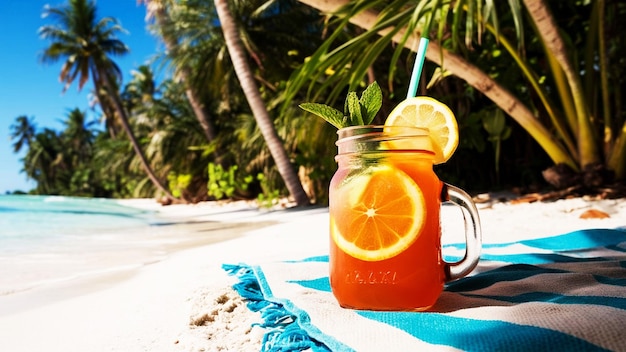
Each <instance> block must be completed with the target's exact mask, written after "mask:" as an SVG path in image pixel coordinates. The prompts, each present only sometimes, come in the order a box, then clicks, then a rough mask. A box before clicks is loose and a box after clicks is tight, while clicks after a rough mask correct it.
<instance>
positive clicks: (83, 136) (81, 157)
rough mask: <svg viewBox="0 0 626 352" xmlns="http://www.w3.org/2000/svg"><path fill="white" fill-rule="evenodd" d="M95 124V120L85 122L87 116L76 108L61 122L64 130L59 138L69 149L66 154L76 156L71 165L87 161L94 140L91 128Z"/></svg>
mask: <svg viewBox="0 0 626 352" xmlns="http://www.w3.org/2000/svg"><path fill="white" fill-rule="evenodd" d="M96 123H97V122H96V121H95V120H92V121H87V114H86V113H85V112H84V111H80V109H78V108H75V109H72V110H70V111H69V112H68V114H67V119H66V120H64V121H63V124H64V125H65V129H64V130H63V132H62V134H61V137H62V138H63V139H64V141H65V145H66V146H68V147H69V148H70V150H68V152H71V153H74V154H75V155H76V158H77V160H76V162H73V164H77V163H83V162H86V161H87V160H88V158H89V156H90V154H91V147H92V145H93V142H94V138H95V136H94V130H93V127H94V125H95V124H96Z"/></svg>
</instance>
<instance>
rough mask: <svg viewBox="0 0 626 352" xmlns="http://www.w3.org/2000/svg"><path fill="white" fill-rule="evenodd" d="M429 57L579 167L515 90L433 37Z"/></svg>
mask: <svg viewBox="0 0 626 352" xmlns="http://www.w3.org/2000/svg"><path fill="white" fill-rule="evenodd" d="M298 1H299V2H301V3H303V4H306V5H309V6H311V7H313V8H316V9H318V10H319V11H321V12H324V13H334V12H335V11H337V10H338V9H339V8H341V7H342V6H345V5H347V4H349V3H350V0H298ZM377 18H378V13H377V12H375V11H373V10H367V11H362V12H359V13H358V14H357V15H355V16H353V17H352V18H351V19H350V23H352V24H354V25H357V26H359V27H361V28H364V29H369V28H372V27H373V25H374V24H375V23H376V20H377ZM389 31H390V30H382V31H380V32H379V34H380V35H385V34H387V33H389ZM405 33H406V31H405V30H400V31H398V33H396V35H395V36H394V37H393V41H395V42H396V43H399V42H401V41H402V39H403V36H404V35H405ZM414 38H415V40H414V41H413V42H411V41H410V40H409V41H407V42H406V44H405V46H406V47H407V48H409V49H412V50H415V48H417V43H418V42H417V40H419V35H416V36H415V37H414ZM426 58H427V59H428V60H430V61H432V62H434V63H436V64H438V65H440V66H441V67H444V68H445V69H446V70H447V71H449V72H451V73H452V74H454V75H455V76H457V77H459V78H461V79H463V80H465V81H466V82H467V83H468V84H469V85H471V86H472V87H474V88H476V89H477V90H478V91H480V92H481V93H483V94H484V95H485V96H487V97H488V98H489V99H491V101H493V102H494V103H495V104H496V105H498V107H500V108H501V109H502V110H504V111H505V112H506V113H507V114H508V115H510V116H511V117H512V118H513V119H514V120H515V121H517V122H518V123H519V124H520V125H521V126H522V127H523V128H524V129H525V130H526V131H527V132H528V133H529V134H530V135H531V136H532V137H533V138H534V139H535V140H536V141H537V143H539V145H540V146H541V147H542V148H543V150H544V151H546V153H547V154H548V156H550V158H551V159H552V161H553V162H554V163H555V164H559V163H565V164H567V165H569V166H571V167H572V168H573V169H575V170H577V169H578V165H577V164H576V162H575V161H574V159H573V158H572V157H571V155H569V153H568V152H567V150H566V149H565V148H564V147H563V145H561V143H560V142H559V141H557V140H556V139H554V137H553V136H552V134H551V133H550V132H549V131H548V130H547V129H546V128H545V126H543V125H542V124H541V122H539V120H538V119H537V118H536V117H535V116H534V115H533V113H532V112H531V111H530V109H528V107H526V106H525V105H524V104H523V103H522V102H521V101H520V100H519V99H517V97H515V96H514V95H513V94H511V92H509V91H508V90H506V89H505V88H504V87H502V86H501V85H500V84H498V82H496V81H494V80H493V79H491V78H490V77H489V76H488V75H486V74H485V73H484V72H482V71H481V70H480V69H479V68H477V67H476V66H474V65H472V64H471V63H469V62H467V61H466V60H465V59H463V58H462V57H461V56H459V55H456V54H453V53H451V52H449V51H447V50H445V49H443V48H441V47H440V46H439V44H438V43H437V42H436V41H434V40H431V41H430V43H429V45H428V50H427V51H426Z"/></svg>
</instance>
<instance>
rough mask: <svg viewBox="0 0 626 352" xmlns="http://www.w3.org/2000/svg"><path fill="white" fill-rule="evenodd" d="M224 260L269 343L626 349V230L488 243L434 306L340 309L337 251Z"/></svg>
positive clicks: (449, 251) (456, 250)
mask: <svg viewBox="0 0 626 352" xmlns="http://www.w3.org/2000/svg"><path fill="white" fill-rule="evenodd" d="M463 251H464V244H448V245H446V246H444V254H445V256H446V260H448V261H453V260H457V259H459V258H458V256H460V255H462V253H463ZM223 268H224V270H226V271H227V272H228V273H230V274H231V275H233V276H236V277H237V279H238V280H237V284H235V285H234V288H235V290H237V292H239V294H240V295H241V296H242V297H243V298H245V299H246V301H247V304H248V308H249V309H251V310H253V311H259V312H261V315H262V317H263V321H262V322H260V323H259V324H260V325H261V326H263V327H265V328H266V331H267V333H266V334H265V336H264V338H263V345H262V346H263V347H262V351H297V350H310V351H545V350H551V351H626V229H588V230H580V231H575V232H570V233H565V234H562V235H558V236H552V237H547V238H539V239H533V240H525V241H518V242H512V243H498V244H488V243H487V244H484V245H483V251H482V255H481V260H480V262H479V265H478V267H477V268H476V270H475V271H474V272H473V273H472V274H471V275H470V276H468V277H465V278H463V279H460V280H457V281H453V282H450V283H448V284H446V286H445V289H444V292H443V293H442V295H441V297H440V298H439V300H438V301H437V303H436V304H435V306H433V307H432V308H431V309H429V310H427V311H425V312H375V311H363V310H351V309H344V308H341V307H339V305H338V304H337V302H336V301H335V299H334V297H333V295H332V293H331V289H330V284H329V280H328V256H327V253H319V254H316V255H311V256H309V257H305V258H301V260H289V261H275V262H269V263H260V264H259V263H239V264H225V265H223Z"/></svg>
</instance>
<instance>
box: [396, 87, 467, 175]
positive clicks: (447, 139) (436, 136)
mask: <svg viewBox="0 0 626 352" xmlns="http://www.w3.org/2000/svg"><path fill="white" fill-rule="evenodd" d="M385 126H413V127H424V128H428V130H429V132H430V138H431V140H432V142H433V151H434V152H435V160H434V163H435V164H441V163H445V162H446V161H448V159H450V157H452V154H454V151H455V150H456V147H457V146H458V145H459V127H458V125H457V122H456V118H455V117H454V113H453V112H452V110H450V108H449V107H448V106H446V105H445V104H443V103H442V102H440V101H438V100H436V99H433V98H431V97H425V96H419V97H413V98H408V99H406V100H404V101H402V102H401V103H400V104H398V106H396V107H395V108H394V109H393V110H392V111H391V113H390V114H389V116H388V117H387V120H386V121H385Z"/></svg>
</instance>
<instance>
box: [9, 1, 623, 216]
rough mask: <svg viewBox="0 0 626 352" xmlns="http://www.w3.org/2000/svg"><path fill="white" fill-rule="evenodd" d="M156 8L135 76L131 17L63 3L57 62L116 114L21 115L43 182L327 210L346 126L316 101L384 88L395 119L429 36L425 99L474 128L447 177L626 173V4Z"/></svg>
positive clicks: (66, 191) (72, 191)
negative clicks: (154, 44)
mask: <svg viewBox="0 0 626 352" xmlns="http://www.w3.org/2000/svg"><path fill="white" fill-rule="evenodd" d="M143 4H144V5H145V8H146V12H147V15H149V16H148V22H147V23H146V25H147V27H148V28H149V30H150V31H151V32H152V34H153V35H155V36H156V37H157V38H159V39H160V40H162V42H163V43H164V46H165V51H164V52H161V53H157V54H158V56H157V57H158V59H157V60H155V62H153V63H152V64H151V65H146V66H140V67H136V68H135V70H134V71H133V72H132V80H131V81H129V82H126V83H125V82H123V81H122V75H121V72H120V71H119V68H118V66H117V65H116V64H115V58H116V57H118V56H120V55H124V54H126V53H127V51H128V48H127V47H126V46H125V45H124V43H123V42H122V41H121V39H120V38H119V37H118V35H119V34H121V33H123V28H122V27H121V26H120V25H119V24H118V23H117V21H116V20H115V19H114V18H112V17H102V18H100V17H98V14H97V6H96V3H95V2H93V1H90V0H68V2H67V4H65V5H61V6H58V7H51V8H46V9H45V11H44V14H45V15H47V20H49V21H50V23H49V24H46V25H45V26H43V27H42V28H41V29H40V34H41V37H42V39H43V40H45V41H46V42H47V43H48V45H49V46H48V47H47V48H46V49H45V51H44V53H43V55H42V61H43V62H54V61H62V62H63V66H62V69H61V72H60V75H59V77H60V80H61V81H62V82H63V83H64V86H63V87H62V88H60V89H66V88H67V87H69V86H71V85H72V84H74V83H76V84H77V85H78V87H79V89H82V88H83V87H85V85H86V84H87V83H88V82H90V81H91V83H92V87H91V89H92V95H93V97H94V101H95V104H96V105H95V107H96V108H95V110H94V111H95V112H96V114H97V115H99V116H96V118H93V119H91V120H90V119H89V118H88V116H89V114H88V112H87V110H84V109H81V108H73V109H68V111H67V115H66V117H65V118H64V126H63V130H61V131H55V130H52V129H50V128H45V127H44V128H39V126H37V124H36V116H35V117H28V115H26V114H25V115H21V116H18V117H15V121H14V123H13V124H12V126H11V129H12V130H11V131H12V134H11V137H12V139H13V143H14V144H13V145H14V150H15V151H16V152H20V151H22V152H24V158H23V163H24V168H23V171H24V173H25V174H26V175H27V176H28V177H29V178H30V179H32V180H34V181H35V182H36V188H35V189H33V190H31V191H30V192H31V193H35V194H63V195H80V196H97V197H158V198H160V199H163V201H167V202H171V201H186V202H196V201H201V200H207V199H221V198H229V199H241V198H246V199H255V198H256V199H259V200H261V201H263V202H264V204H269V205H271V204H273V203H274V202H276V201H277V200H278V199H279V198H282V197H286V196H289V197H290V198H291V199H292V200H293V201H295V202H296V203H297V204H299V205H303V204H309V203H310V202H317V203H322V204H323V203H325V202H326V197H327V194H326V190H327V187H328V183H329V180H330V178H331V177H332V174H333V173H334V170H335V168H336V166H335V162H334V159H333V157H334V154H335V151H336V150H335V148H334V144H333V143H334V141H335V139H336V136H335V128H334V127H333V126H330V125H329V124H327V123H325V122H324V121H322V120H321V119H318V118H316V117H314V116H312V114H309V113H308V112H306V111H304V110H302V109H300V108H299V107H298V105H299V104H301V103H303V102H306V101H309V102H319V103H327V104H329V105H334V106H335V107H336V108H337V109H338V110H343V103H339V102H343V101H344V100H345V99H346V98H347V97H349V96H356V93H355V92H358V94H359V95H360V94H361V92H362V91H363V90H365V87H366V86H368V85H370V83H372V82H378V83H379V85H380V87H381V90H382V93H383V101H382V109H381V113H380V114H379V115H378V116H377V117H376V118H375V119H374V122H376V121H378V122H380V121H381V120H382V119H383V116H384V114H385V113H388V112H389V111H390V110H391V109H392V108H393V107H394V106H395V105H396V104H397V103H399V102H400V101H401V100H402V99H404V97H405V96H406V95H407V87H408V82H409V79H410V76H411V69H412V66H413V62H414V60H415V54H414V50H415V48H416V43H418V41H419V39H420V36H427V37H429V39H430V44H429V46H428V51H427V52H426V58H427V60H428V61H427V63H426V65H425V66H424V74H423V75H422V78H423V79H422V81H421V84H420V86H419V89H418V94H423V95H430V96H434V97H436V98H438V99H439V100H442V101H444V102H445V103H446V104H448V105H449V106H450V107H451V108H452V109H453V111H455V114H456V116H457V119H458V121H459V127H460V139H461V142H460V143H461V144H460V146H459V149H458V150H457V152H456V154H455V156H454V157H453V158H452V159H450V160H449V162H448V163H447V164H446V165H443V166H440V167H438V169H437V171H438V173H440V177H441V178H442V179H445V180H446V181H450V182H454V183H457V184H459V185H460V186H463V187H464V188H466V189H469V190H471V191H474V192H478V191H483V190H493V189H495V188H505V187H506V188H512V187H518V188H522V189H523V190H531V189H536V188H545V187H546V186H547V185H548V184H547V183H546V180H547V181H549V182H550V183H551V184H552V186H556V187H567V186H572V185H574V184H575V185H582V186H583V187H584V188H585V190H586V191H593V190H594V189H597V188H598V187H604V186H607V185H609V184H611V183H613V182H622V183H623V180H624V179H625V177H626V165H625V164H626V109H624V107H623V105H622V103H621V100H622V99H621V98H622V96H623V94H624V93H623V87H624V79H625V78H624V75H623V72H622V71H623V67H624V57H626V52H625V51H626V45H625V44H624V39H623V38H622V36H620V35H619V33H623V31H624V29H625V28H624V26H626V23H624V22H623V21H620V18H621V17H620V16H623V15H624V14H626V5H623V4H621V3H620V2H619V1H616V0H597V1H584V0H567V1H561V2H554V1H551V2H548V1H545V0H544V1H541V0H524V1H522V2H520V1H517V0H513V1H508V2H498V3H496V2H494V1H489V0H466V1H457V2H449V1H443V0H420V1H408V0H353V1H348V0H332V1H316V0H300V1H296V0H248V1H227V0H215V1H208V0H186V1H180V0H145V1H144V2H143ZM86 38H87V39H86ZM157 70H163V71H164V72H165V73H166V74H165V75H164V76H165V77H166V78H165V79H163V80H162V81H161V82H158V81H157V80H156V78H155V77H156V76H157V75H156V73H155V72H157ZM25 113H27V112H25ZM100 121H102V122H100ZM545 170H547V171H545ZM544 176H545V179H544ZM566 176H569V177H566Z"/></svg>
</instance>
